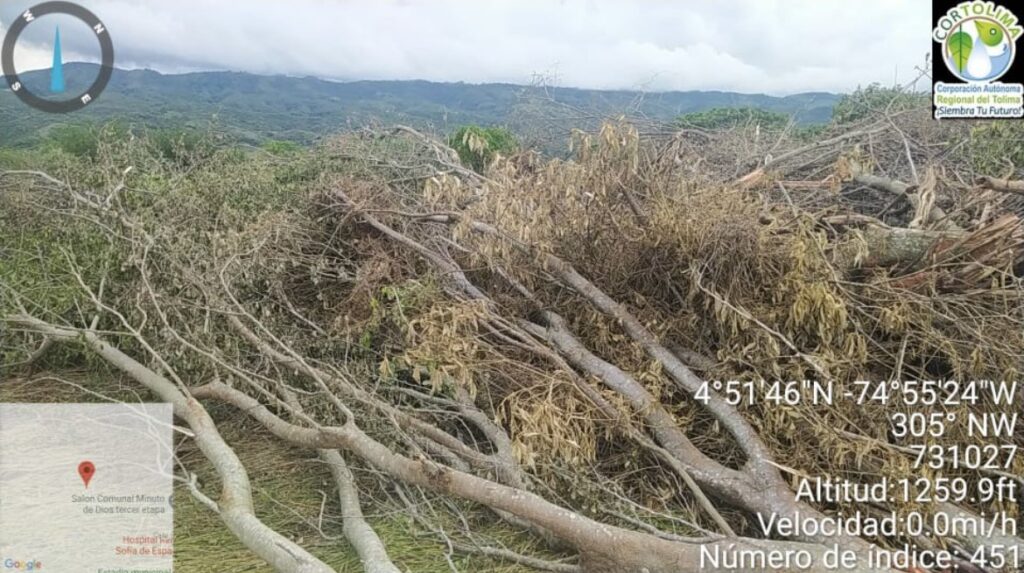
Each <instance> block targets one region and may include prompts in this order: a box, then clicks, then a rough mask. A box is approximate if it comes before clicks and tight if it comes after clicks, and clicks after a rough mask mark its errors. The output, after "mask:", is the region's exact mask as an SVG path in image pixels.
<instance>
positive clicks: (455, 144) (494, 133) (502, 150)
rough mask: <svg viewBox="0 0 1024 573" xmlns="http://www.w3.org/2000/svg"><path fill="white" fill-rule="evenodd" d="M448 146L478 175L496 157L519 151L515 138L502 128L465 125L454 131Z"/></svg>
mask: <svg viewBox="0 0 1024 573" xmlns="http://www.w3.org/2000/svg"><path fill="white" fill-rule="evenodd" d="M448 145H450V146H451V148H452V149H454V150H455V151H456V152H457V153H458V154H459V159H460V160H461V161H462V163H463V164H465V165H466V166H468V167H471V168H472V169H473V170H475V171H476V172H478V173H483V171H484V170H485V169H487V166H488V165H490V164H491V162H492V161H494V158H495V157H497V156H498V155H510V154H512V153H515V152H516V150H518V149H519V141H518V140H517V139H516V136H515V135H514V134H513V133H512V132H511V131H509V130H507V129H505V128H503V127H480V126H479V125H466V126H463V127H460V128H459V129H457V130H455V133H453V134H452V135H451V136H450V137H449V138H448Z"/></svg>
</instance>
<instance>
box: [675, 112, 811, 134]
mask: <svg viewBox="0 0 1024 573" xmlns="http://www.w3.org/2000/svg"><path fill="white" fill-rule="evenodd" d="M791 120H792V117H790V116H789V115H787V114H784V113H779V112H775V111H768V110H765V109H758V108H754V107H716V108H712V109H709V110H705V111H698V112H693V113H687V114H683V115H681V116H679V118H677V120H676V121H677V122H678V123H679V124H680V125H682V126H684V127H696V128H698V129H708V130H718V129H735V128H737V127H745V126H751V127H753V126H755V125H757V126H760V127H761V129H762V130H767V131H777V130H781V129H784V128H785V127H786V126H787V125H789V122H790V121H791Z"/></svg>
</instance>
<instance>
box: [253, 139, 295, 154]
mask: <svg viewBox="0 0 1024 573" xmlns="http://www.w3.org/2000/svg"><path fill="white" fill-rule="evenodd" d="M260 148H262V149H263V150H264V151H266V152H268V153H271V154H273V155H291V154H293V153H296V152H298V151H300V150H301V149H302V147H301V146H300V145H299V144H298V143H295V142H294V141H281V140H278V139H268V140H267V141H264V142H263V145H260Z"/></svg>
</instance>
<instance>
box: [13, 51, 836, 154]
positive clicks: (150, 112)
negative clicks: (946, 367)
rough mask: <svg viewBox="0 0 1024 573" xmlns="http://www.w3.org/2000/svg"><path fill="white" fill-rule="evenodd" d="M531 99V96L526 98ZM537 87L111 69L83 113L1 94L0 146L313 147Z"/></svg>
mask: <svg viewBox="0 0 1024 573" xmlns="http://www.w3.org/2000/svg"><path fill="white" fill-rule="evenodd" d="M95 73H96V72H95V66H94V65H91V64H67V65H65V75H66V78H67V83H68V90H69V91H77V90H83V91H84V89H85V87H86V86H87V84H88V83H89V82H91V81H92V79H93V78H94V77H95ZM22 79H23V80H24V81H25V83H26V84H27V85H28V86H29V87H30V89H33V91H34V92H35V93H45V92H46V90H45V87H46V86H48V84H49V74H48V73H47V72H45V71H40V72H30V73H27V74H24V75H23V76H22ZM531 90H532V92H531ZM529 93H540V88H530V87H525V86H518V85H512V84H463V83H434V82H426V81H357V82H345V83H340V82H329V81H324V80H320V79H316V78H291V77H285V76H259V75H253V74H245V73H236V72H203V73H193V74H182V75H164V74H160V73H157V72H154V71H148V70H133V71H127V70H117V71H116V72H115V73H114V77H113V79H112V80H111V82H110V85H109V87H108V88H107V90H106V92H104V93H103V95H102V97H101V98H100V99H98V100H97V101H96V102H95V103H93V104H91V105H90V106H89V107H88V108H87V109H85V110H82V111H80V112H77V113H74V114H70V115H50V114H45V113H41V112H37V111H35V110H32V109H31V108H28V107H27V106H25V105H23V104H22V103H21V102H19V101H17V99H16V98H15V96H14V94H13V93H11V92H10V91H9V90H6V89H4V90H2V91H0V144H24V143H30V142H31V141H32V140H34V139H37V138H38V137H40V136H41V135H42V134H44V133H45V131H46V129H47V128H48V127H50V126H53V125H57V124H61V123H69V122H74V123H79V122H82V121H106V120H110V119H115V118H118V119H123V120H126V121H128V122H131V123H135V124H143V125H148V126H153V127H167V126H178V127H186V126H193V127H205V126H207V125H209V124H210V123H211V122H214V123H215V124H216V125H217V126H219V127H220V128H222V129H226V130H228V131H230V132H232V133H233V134H234V135H236V136H237V137H240V138H241V139H243V140H250V141H256V140H261V139H265V138H275V139H287V140H293V141H299V142H309V141H312V140H315V139H316V138H317V137H318V136H320V135H323V134H326V133H331V132H335V131H338V130H341V129H345V128H349V127H358V126H362V125H366V124H368V123H371V122H374V121H377V122H381V123H386V124H390V123H406V124H410V125H414V126H418V127H422V128H432V129H435V130H438V131H447V130H449V129H451V128H453V127H454V126H457V125H462V124H466V123H478V124H504V123H508V122H509V120H510V116H511V114H512V113H513V110H515V109H516V107H517V104H521V102H522V97H523V96H524V95H525V94H529ZM543 93H544V94H545V95H546V96H547V97H550V98H552V99H553V100H554V101H555V102H557V104H562V105H564V106H570V107H572V108H578V109H580V110H582V111H584V112H586V113H588V114H601V115H615V114H620V113H623V112H625V111H627V110H633V111H635V112H637V113H639V114H642V115H644V116H647V117H649V118H651V119H655V120H669V119H672V118H674V117H676V116H678V115H680V114H683V113H689V112H694V111H702V110H705V109H710V108H714V107H756V108H761V109H766V110H771V111H779V112H784V113H789V114H794V115H795V116H796V118H797V120H798V121H800V122H801V123H820V122H825V121H828V120H829V118H830V117H831V114H832V107H833V106H834V105H835V103H836V102H837V101H838V99H839V96H837V95H835V94H828V93H806V94H798V95H792V96H787V97H772V96H767V95H756V94H753V95H750V94H738V93H730V92H663V93H646V94H640V93H638V92H633V91H603V90H583V89H573V88H546V89H545V90H544V92H543Z"/></svg>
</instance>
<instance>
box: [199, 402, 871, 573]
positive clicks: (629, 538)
mask: <svg viewBox="0 0 1024 573" xmlns="http://www.w3.org/2000/svg"><path fill="white" fill-rule="evenodd" d="M192 392H193V394H194V395H195V396H197V397H202V398H212V399H217V400H220V401H223V402H226V403H228V404H231V405H233V406H235V407H237V408H238V409H239V410H241V411H243V412H245V413H246V414H248V415H250V416H252V417H253V418H254V419H256V420H257V421H259V422H260V423H261V424H262V425H263V426H265V427H266V428H267V429H269V430H270V431H271V432H272V433H273V434H274V435H275V436H277V437H279V438H280V439H282V440H285V441H287V442H289V443H292V444H295V445H298V446H302V447H306V448H319V449H323V448H341V449H345V450H347V451H350V452H352V453H354V454H355V455H357V456H359V457H360V458H362V459H363V460H365V461H367V462H369V463H370V464H372V465H373V466H374V467H376V468H377V469H378V470H380V471H382V472H385V473H386V474H387V475H389V476H392V477H394V478H397V479H400V480H402V481H403V482H406V483H409V484H412V485H417V486H420V487H424V488H427V489H429V490H431V491H435V492H439V493H445V494H448V495H453V496H456V497H460V498H463V499H467V500H470V501H475V502H477V503H481V504H483V505H486V506H489V507H491V508H494V509H499V510H502V511H507V512H509V513H512V514H513V515H516V516H518V517H521V518H523V519H526V520H529V521H531V522H533V523H536V524H538V525H540V526H541V527H543V528H545V529H546V530H548V531H551V532H552V533H553V534H555V535H556V536H558V537H559V538H560V539H562V540H564V541H566V542H567V543H569V544H570V545H572V546H573V547H574V548H575V549H576V550H577V551H579V552H580V559H581V563H580V566H581V570H582V571H584V572H585V573H642V572H646V573H689V572H691V571H692V572H698V571H712V572H714V571H736V570H737V567H736V566H735V565H732V564H733V563H736V562H739V560H741V559H743V558H748V559H753V560H754V561H750V562H749V563H754V565H753V566H744V567H740V568H739V569H741V570H743V571H748V572H751V573H762V572H763V573H769V572H775V573H784V572H788V571H793V572H795V571H811V572H820V573H826V572H828V571H834V568H830V567H828V566H826V564H825V561H824V556H825V552H826V548H825V547H824V546H822V545H814V544H804V543H795V542H779V541H766V540H757V539H747V538H721V539H716V540H710V541H708V540H705V541H702V542H694V543H683V542H676V541H669V540H665V539H661V538H659V537H656V536H653V535H648V534H643V533H637V532H635V531H630V530H626V529H622V528H619V527H615V526H611V525H608V524H604V523H600V522H596V521H593V520H591V519H589V518H587V517H585V516H583V515H581V514H578V513H576V512H573V511H570V510H567V509H565V508H562V507H559V506H557V505H554V504H552V503H551V502H549V501H547V500H546V499H544V498H542V497H540V496H538V495H536V494H533V493H530V492H527V491H523V490H520V489H515V488H510V487H508V486H504V485H501V484H498V483H495V482H492V481H489V480H486V479H483V478H480V477H477V476H474V475H471V474H466V473H464V472H460V471H457V470H453V469H451V468H448V467H445V466H441V465H438V464H434V463H431V462H428V461H426V460H412V459H410V458H407V457H405V456H403V455H401V454H398V453H395V452H393V451H392V450H390V449H389V448H387V447H386V446H384V445H383V444H381V443H380V442H378V441H376V440H374V439H373V438H371V437H370V436H369V435H367V434H366V433H364V432H363V431H362V430H361V429H359V427H358V426H357V425H356V424H355V423H354V422H351V421H350V422H349V423H347V424H345V425H344V426H331V427H323V426H321V427H318V428H304V427H301V426H296V425H293V424H290V423H288V422H286V421H284V420H282V419H281V418H279V417H277V416H276V415H275V414H273V413H272V412H271V411H270V410H268V409H267V408H266V407H264V406H263V405H262V404H260V403H259V401H257V400H256V399H254V398H251V397H249V396H247V395H245V394H243V393H241V392H239V391H237V390H234V389H232V388H230V387H228V386H226V385H224V384H223V383H219V382H215V383H211V384H207V385H206V386H203V387H200V388H195V389H193V390H192ZM766 551H767V552H769V553H771V554H777V555H786V554H789V555H795V554H797V553H800V554H801V555H803V556H806V558H807V559H809V566H807V567H804V566H799V565H796V564H795V563H791V564H789V565H783V566H769V565H766V566H758V565H757V558H756V557H752V556H749V553H750V552H753V554H755V555H756V554H759V553H762V552H766ZM745 552H746V553H745ZM765 555H767V554H765ZM861 557H862V558H863V559H861V560H860V562H861V565H860V566H858V567H855V568H851V569H847V571H850V572H851V573H861V572H868V571H883V570H882V569H877V568H872V567H868V566H867V561H866V559H867V555H866V554H865V555H861ZM716 562H717V563H719V564H721V563H725V564H726V566H722V565H718V566H716V565H715V563H716Z"/></svg>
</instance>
